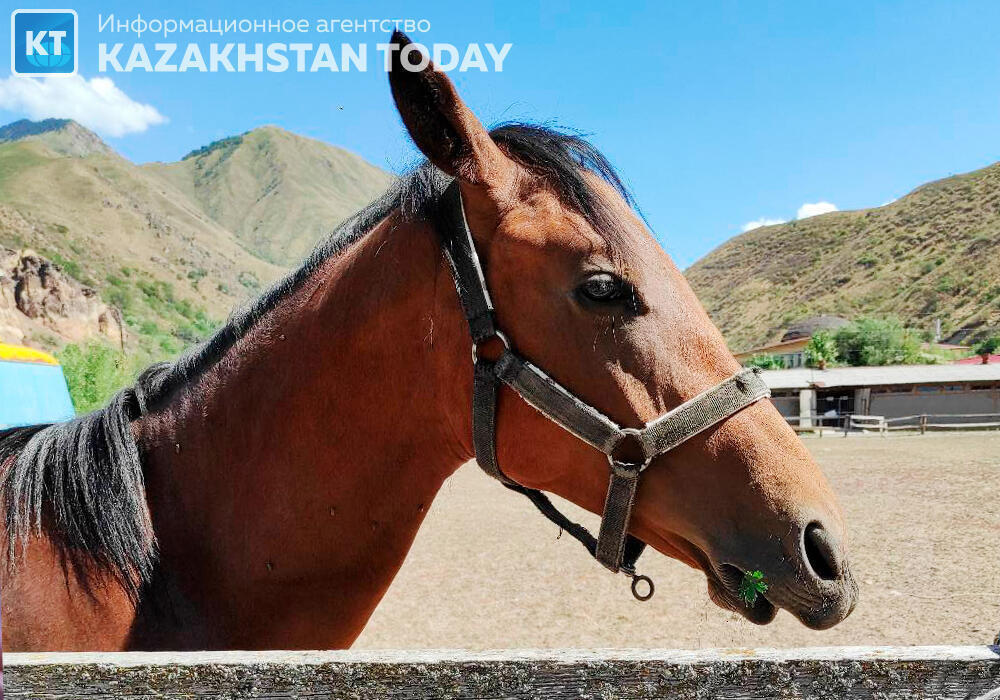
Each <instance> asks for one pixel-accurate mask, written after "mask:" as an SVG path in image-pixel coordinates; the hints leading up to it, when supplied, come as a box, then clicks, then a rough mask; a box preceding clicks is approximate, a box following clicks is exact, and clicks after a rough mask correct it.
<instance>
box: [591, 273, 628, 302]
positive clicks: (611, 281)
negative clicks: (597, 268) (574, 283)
mask: <svg viewBox="0 0 1000 700" xmlns="http://www.w3.org/2000/svg"><path fill="white" fill-rule="evenodd" d="M625 287H626V285H625V283H624V282H623V281H622V280H621V278H620V277H617V276H615V275H612V274H611V273H610V272H598V273H597V274H594V275H591V276H590V277H588V278H587V280H586V281H585V282H584V283H583V284H581V285H580V293H581V294H582V295H583V296H584V297H586V298H587V299H589V300H590V301H596V302H599V303H604V304H607V303H608V302H614V301H619V300H620V299H621V298H622V297H623V296H624V292H625Z"/></svg>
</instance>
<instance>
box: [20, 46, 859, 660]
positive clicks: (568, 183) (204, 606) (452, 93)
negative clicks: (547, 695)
mask: <svg viewBox="0 0 1000 700" xmlns="http://www.w3.org/2000/svg"><path fill="white" fill-rule="evenodd" d="M392 42H393V44H394V45H397V46H399V47H403V48H405V47H407V46H408V45H409V39H407V38H406V37H405V35H402V34H399V33H397V34H394V35H393V38H392ZM411 54H412V51H404V50H400V51H395V52H394V53H393V58H392V64H391V67H390V70H389V82H390V87H391V92H392V95H393V98H394V101H395V104H396V107H397V109H398V112H399V115H400V117H401V119H402V122H403V124H404V126H405V128H406V130H407V132H408V133H409V135H410V137H411V138H412V139H413V141H414V143H415V144H416V146H417V148H418V149H419V150H420V151H421V152H422V154H423V155H424V156H426V158H427V161H426V162H425V163H423V164H422V165H420V166H419V167H416V168H415V169H414V170H413V171H411V172H409V173H408V174H406V175H404V176H401V177H400V178H399V179H398V180H397V181H395V182H394V184H393V185H392V186H391V187H390V189H389V190H388V191H387V192H386V193H385V194H384V195H383V196H382V197H381V198H379V199H378V200H376V201H375V202H374V203H372V204H371V205H369V206H368V207H366V208H364V209H362V210H361V211H360V212H358V213H357V214H356V215H355V216H353V217H352V218H351V219H349V220H348V221H346V222H344V223H343V224H342V225H340V226H339V227H338V229H337V230H336V231H335V232H334V233H333V234H332V235H331V236H330V237H329V238H327V239H326V240H325V241H323V242H321V243H320V244H319V245H318V247H317V248H316V250H315V251H314V252H313V253H312V254H311V256H310V257H309V258H308V259H307V260H306V262H305V263H304V264H303V265H302V266H301V267H300V268H298V269H297V270H295V271H294V272H291V273H290V274H289V275H288V276H287V277H286V278H284V279H282V280H280V281H279V282H277V283H276V284H275V285H274V286H273V287H271V288H270V289H269V290H268V291H266V292H265V293H263V295H262V296H260V297H259V298H257V299H256V300H254V301H252V302H251V303H249V304H248V305H246V306H244V307H243V308H241V309H239V310H237V311H235V312H234V313H233V315H232V316H231V317H230V319H229V320H228V322H227V323H226V325H225V326H224V327H222V328H221V329H220V330H219V331H218V332H217V333H216V334H215V335H214V336H212V337H211V338H210V339H209V340H208V341H207V342H205V343H204V344H202V345H199V346H197V347H194V348H192V349H189V350H188V351H187V352H185V353H184V354H183V355H182V356H181V357H180V358H179V359H177V360H176V361H175V362H173V363H163V364H158V365H154V366H153V367H151V368H149V369H148V370H146V371H145V372H143V373H142V374H141V375H140V376H139V377H138V379H137V380H136V382H135V384H134V385H133V386H131V387H128V388H126V389H123V390H122V391H120V392H119V393H118V394H116V395H115V396H114V398H113V399H112V400H111V401H110V403H109V404H108V405H107V406H106V407H105V408H103V409H101V410H98V411H96V412H94V413H91V414H89V415H85V416H82V417H78V418H76V419H74V420H71V421H68V422H66V423H59V424H52V425H40V426H31V427H26V428H17V429H13V430H9V431H6V432H4V433H3V434H0V466H2V475H0V489H2V503H3V509H4V518H3V532H2V537H3V538H4V540H3V541H4V542H5V544H6V547H5V548H3V549H4V553H3V557H4V561H3V582H2V583H3V591H2V595H3V609H2V613H3V619H4V622H5V627H4V630H3V634H4V639H3V641H4V645H5V648H6V649H7V650H15V651H17V650H20V651H31V650H50V651H51V650H166V649H170V650H222V649H266V648H281V649H338V648H346V647H349V646H350V645H351V644H352V643H353V642H354V640H355V639H356V638H357V636H358V635H359V634H360V632H361V630H362V629H363V627H364V626H365V624H366V622H367V621H368V619H369V617H370V615H371V614H372V612H373V611H374V609H375V607H376V606H377V605H378V603H379V601H380V599H381V598H382V596H383V595H384V593H385V591H386V590H387V588H388V587H389V585H390V583H391V582H392V580H393V577H394V576H395V575H396V573H397V571H398V570H399V568H400V566H401V564H402V562H403V560H404V558H405V557H406V555H407V552H408V550H409V548H410V546H411V543H412V542H413V539H414V536H415V534H416V532H417V530H418V528H419V527H420V525H421V522H422V521H423V519H424V516H425V514H426V513H427V510H428V507H429V506H430V505H431V503H432V501H433V500H434V497H435V495H436V494H437V492H438V491H439V489H440V488H441V486H442V484H443V483H444V481H445V480H446V479H448V477H449V476H450V475H451V474H452V473H453V472H455V470H456V469H457V468H458V467H459V466H461V465H462V464H464V463H466V462H468V461H469V460H470V459H472V458H473V456H474V454H475V453H476V449H475V446H474V442H475V438H474V435H473V431H474V420H473V417H472V410H471V397H472V396H473V392H474V386H473V385H474V377H473V365H472V364H471V362H470V357H469V355H470V345H471V343H470V336H469V325H468V322H467V318H466V314H465V313H463V311H464V309H463V303H462V302H463V299H462V298H460V296H459V293H460V292H461V291H462V290H461V287H460V286H459V287H456V284H455V282H454V280H453V271H452V269H451V264H450V261H449V256H448V255H446V252H447V251H446V250H445V249H444V247H443V245H442V235H443V231H442V227H443V225H444V224H443V223H442V222H443V221H444V217H443V216H442V212H443V209H444V204H443V203H444V201H445V199H446V194H447V191H448V190H449V188H451V189H452V190H456V191H457V195H459V196H460V200H461V205H462V213H463V216H464V221H465V223H464V226H465V227H466V228H467V231H468V233H469V236H471V245H472V246H474V249H475V250H476V251H477V253H478V261H479V264H480V265H481V270H482V277H483V283H484V285H485V287H486V288H488V289H489V294H490V297H491V299H492V303H493V306H494V307H495V320H496V326H497V328H502V329H503V332H504V334H503V337H502V338H501V339H502V340H503V342H504V344H506V345H509V346H510V347H512V348H516V350H517V352H518V353H519V354H520V356H523V357H525V358H530V359H531V361H533V362H535V363H537V365H538V366H539V367H544V368H545V371H546V376H547V377H549V378H551V381H552V382H553V384H554V383H556V382H558V384H559V386H562V387H565V388H566V391H567V392H572V395H573V396H575V397H577V398H578V400H579V402H580V403H581V405H589V406H593V407H597V409H599V412H600V414H602V415H605V416H607V417H608V422H609V424H612V423H613V424H617V425H622V426H642V425H644V424H646V423H647V422H649V421H650V420H651V419H653V418H654V417H656V416H658V415H660V414H662V413H664V412H668V411H671V410H672V409H676V408H677V407H679V406H683V405H686V402H690V401H691V400H692V399H694V398H695V397H698V396H701V395H703V394H704V392H706V390H708V389H710V388H711V387H715V386H717V385H720V383H725V382H727V380H729V378H731V377H733V375H734V374H738V373H739V372H740V371H741V367H740V365H739V363H738V362H737V361H736V360H735V358H734V357H733V355H732V354H731V353H730V352H729V350H728V349H727V346H726V343H725V341H724V340H723V337H722V335H721V333H720V332H719V331H718V330H717V329H716V327H715V326H714V325H713V324H712V322H711V321H710V320H709V318H708V316H707V314H706V313H705V311H704V310H703V309H702V307H701V305H700V304H699V302H698V300H697V299H696V297H695V295H694V293H693V291H692V290H691V288H690V287H689V286H688V284H687V282H686V281H685V279H684V277H683V275H682V274H681V272H680V271H679V269H678V268H677V267H676V266H675V265H674V263H673V262H672V261H671V259H670V258H669V257H668V255H667V254H666V253H665V252H664V250H663V249H662V248H661V247H660V246H659V245H658V244H657V242H656V240H655V239H654V237H653V236H652V234H651V233H650V231H649V230H648V228H647V226H646V225H645V224H644V221H643V219H642V218H641V216H640V215H639V214H638V213H637V207H636V206H634V203H633V202H632V200H631V197H630V195H629V193H628V191H627V189H626V188H625V187H624V186H623V184H622V181H621V180H620V178H619V176H618V175H617V174H616V172H615V170H614V169H613V168H612V166H611V164H610V163H609V161H608V160H607V159H606V158H605V157H604V156H603V155H602V154H601V153H600V152H599V151H598V150H597V149H596V148H595V147H593V146H592V145H591V144H590V143H589V142H588V141H587V140H585V139H584V138H583V137H581V136H580V135H578V134H576V133H575V132H568V131H566V130H560V129H553V128H546V127H541V126H532V125H528V124H521V123H514V124H506V125H502V126H499V127H497V128H495V129H493V130H492V131H488V130H487V129H486V128H485V127H484V126H483V125H482V123H481V122H480V121H479V120H478V119H477V117H476V116H475V115H474V114H473V113H472V111H471V110H470V109H469V108H468V107H467V106H466V105H465V103H464V102H463V101H462V100H461V98H460V97H459V95H458V93H457V91H456V89H455V86H454V85H453V83H452V82H451V81H450V80H449V78H448V77H447V76H446V75H445V74H444V73H443V72H440V71H438V70H436V68H435V67H434V66H433V64H430V63H427V64H425V65H423V66H414V65H413V64H412V61H411V62H409V63H407V61H406V58H405V57H408V56H410V55H411ZM492 311H493V310H491V312H492ZM499 337H500V336H494V337H492V338H489V339H487V340H486V341H485V342H483V343H482V344H481V346H476V349H477V350H479V351H480V352H481V353H483V354H484V355H489V357H490V358H492V359H495V358H496V357H498V353H500V352H503V351H504V348H503V347H492V348H491V347H489V346H490V345H493V346H497V345H499V344H498V343H497V342H495V341H496V340H497V338H499ZM737 380H739V377H737ZM495 388H496V392H495V396H494V399H495V404H494V409H495V415H494V416H493V418H494V419H495V426H494V427H495V438H494V439H495V445H492V447H493V448H494V449H495V456H496V461H497V464H499V465H501V466H502V470H503V476H504V477H505V478H506V479H508V480H509V481H510V483H511V484H513V485H516V486H517V487H519V488H521V489H523V490H524V491H530V492H532V493H536V492H538V493H540V492H541V491H545V492H549V493H554V494H556V495H558V496H560V497H563V498H565V499H568V500H569V501H571V502H573V503H575V504H577V505H579V506H581V507H583V508H584V509H587V510H589V511H592V512H594V513H601V512H602V508H603V506H604V505H605V500H606V496H607V492H608V489H609V483H613V480H614V476H615V469H614V467H615V465H616V463H618V464H619V465H621V464H624V460H623V459H619V458H617V457H616V458H613V459H612V465H611V466H612V469H610V470H609V459H608V456H607V455H606V454H602V453H601V451H599V450H596V449H594V447H593V446H592V445H590V444H587V442H585V441H583V440H580V439H578V437H577V436H575V435H574V434H572V432H571V431H569V430H567V429H565V426H564V425H560V424H559V423H558V422H553V420H550V419H549V417H547V416H546V415H545V414H544V413H543V412H541V411H540V410H538V408H537V407H536V406H533V405H531V404H530V403H529V402H527V401H525V400H523V399H522V397H521V396H519V395H518V393H516V392H515V391H514V390H513V389H512V388H511V387H510V386H508V385H507V384H503V383H500V384H499V385H498V386H497V387H495ZM596 412H597V411H595V413H596ZM668 415H669V414H668ZM623 432H628V431H627V430H626V431H623ZM631 434H632V435H639V434H640V433H639V431H638V430H636V429H632V433H631ZM643 466H644V467H645V469H644V470H643V473H642V481H641V484H640V487H639V488H638V489H637V491H633V494H632V496H633V501H634V502H630V503H629V504H628V505H629V508H631V519H630V520H629V519H627V518H626V521H625V525H624V527H626V528H627V533H628V537H629V538H630V539H631V540H634V541H635V542H640V543H642V544H646V545H649V546H650V547H651V548H652V549H654V550H656V551H657V552H659V553H661V554H663V555H666V556H668V557H673V558H675V559H677V560H679V561H680V562H683V563H684V564H687V565H689V566H692V567H695V568H697V569H700V570H701V571H702V572H704V574H705V577H706V581H707V586H708V593H709V596H710V597H711V598H712V600H714V601H715V602H716V603H717V604H718V605H719V606H721V607H723V608H725V609H728V610H733V611H736V612H738V613H740V614H742V615H743V616H745V617H746V618H747V619H749V620H751V621H753V622H755V623H759V624H766V623H768V622H770V621H771V620H772V619H773V618H774V616H775V615H776V613H777V610H778V609H779V608H784V609H786V610H787V611H789V612H790V613H791V614H792V615H794V616H795V617H797V618H798V619H799V620H800V621H801V622H802V623H804V624H805V625H807V626H809V627H811V628H815V629H824V628H828V627H830V626H832V625H835V624H837V623H838V622H840V621H841V620H843V619H844V618H845V617H847V615H849V614H850V612H851V610H852V609H853V607H854V605H855V602H856V599H857V586H856V584H855V582H854V578H853V576H852V575H851V572H850V567H849V562H848V555H847V547H846V532H845V525H844V521H843V517H842V514H841V511H840V509H839V506H838V504H837V501H836V499H835V497H834V494H833V493H832V490H831V488H830V487H829V485H828V483H827V481H826V480H825V478H824V476H823V474H822V472H821V471H820V469H819V467H818V465H817V464H816V463H815V461H814V460H813V459H812V457H811V456H810V454H809V452H808V451H807V450H806V448H805V446H804V445H803V444H802V442H801V441H800V440H799V438H798V437H797V436H796V435H795V434H794V432H793V431H792V430H791V428H790V427H789V425H788V424H787V422H786V421H785V420H784V418H783V417H782V416H781V415H780V414H779V413H778V411H777V410H776V409H775V408H774V406H773V405H772V404H771V403H770V402H769V401H767V400H761V401H752V402H748V404H747V405H745V406H742V407H737V408H736V409H735V410H734V411H731V415H727V416H725V417H723V418H721V419H719V420H718V421H716V422H714V424H712V425H711V426H708V427H706V428H705V429H703V430H701V431H700V432H698V433H697V434H695V435H693V436H690V437H689V439H686V440H685V441H684V442H683V444H679V445H677V446H676V447H675V448H674V449H670V450H668V451H663V452H661V453H657V454H655V455H654V456H652V457H649V458H647V459H646V460H645V464H644V465H643ZM623 534H624V533H623ZM470 536H474V533H470ZM619 554H620V552H619ZM619 565H620V566H621V568H623V569H625V570H627V567H626V566H625V565H624V564H622V563H621V561H620V557H619ZM610 568H612V570H614V568H615V567H614V566H612V567H610ZM751 571H754V572H756V571H760V572H761V573H762V575H763V577H764V580H766V582H767V590H766V592H764V593H763V594H762V595H760V596H758V597H757V599H756V600H755V601H753V602H752V603H751V602H749V601H747V600H745V599H744V598H743V597H741V594H740V585H741V579H742V578H743V576H744V575H745V574H746V573H748V572H751Z"/></svg>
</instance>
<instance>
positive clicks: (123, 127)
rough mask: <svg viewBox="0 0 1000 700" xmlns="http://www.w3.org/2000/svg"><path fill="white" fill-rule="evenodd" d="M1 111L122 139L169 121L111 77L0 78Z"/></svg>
mask: <svg viewBox="0 0 1000 700" xmlns="http://www.w3.org/2000/svg"><path fill="white" fill-rule="evenodd" d="M0 109H5V110H8V111H10V112H19V113H22V114H26V115H27V116H28V117H29V118H31V119H47V118H49V117H57V118H60V119H75V120H76V121H78V122H80V123H81V124H83V125H84V126H86V127H88V128H90V129H93V130H94V131H96V132H98V133H100V134H106V135H108V136H123V135H125V134H131V133H135V132H139V131H145V130H146V129H148V128H149V127H151V126H155V125H156V124H163V123H164V122H166V121H167V118H166V117H164V116H163V115H162V114H160V113H159V112H158V111H157V110H156V108H155V107H153V106H152V105H148V104H142V103H140V102H136V101H135V100H133V99H132V98H131V97H129V96H128V95H126V94H125V93H124V92H122V91H121V89H119V88H118V87H116V86H115V84H114V82H113V81H112V80H111V78H91V79H90V80H85V79H84V78H82V77H81V76H79V75H73V76H65V77H56V78H41V79H35V78H23V77H19V76H11V77H10V78H6V79H3V78H0Z"/></svg>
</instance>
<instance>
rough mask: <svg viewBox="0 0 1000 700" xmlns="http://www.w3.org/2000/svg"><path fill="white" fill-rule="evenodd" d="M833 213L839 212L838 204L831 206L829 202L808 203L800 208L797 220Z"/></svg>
mask: <svg viewBox="0 0 1000 700" xmlns="http://www.w3.org/2000/svg"><path fill="white" fill-rule="evenodd" d="M831 211H837V205H836V204H830V203H829V202H813V203H808V202H807V203H806V204H803V205H802V206H801V207H799V210H798V211H797V212H796V213H795V218H796V219H808V218H809V217H810V216H819V215H820V214H829V213H830V212H831Z"/></svg>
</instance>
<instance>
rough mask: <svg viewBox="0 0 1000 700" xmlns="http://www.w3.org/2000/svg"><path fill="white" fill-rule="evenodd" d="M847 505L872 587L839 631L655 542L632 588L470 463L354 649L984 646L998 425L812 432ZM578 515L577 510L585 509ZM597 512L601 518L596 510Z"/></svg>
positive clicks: (993, 607) (998, 490) (992, 580)
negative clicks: (765, 607)
mask: <svg viewBox="0 0 1000 700" xmlns="http://www.w3.org/2000/svg"><path fill="white" fill-rule="evenodd" d="M807 444H808V446H809V448H810V450H811V451H812V452H813V454H814V455H815V456H816V458H817V459H818V460H819V462H820V463H821V464H822V466H823V469H824V471H825V472H826V474H827V476H828V478H829V479H830V480H831V482H832V483H833V486H834V488H835V489H836V491H837V493H838V495H839V497H840V500H841V504H842V505H843V507H844V510H845V512H846V516H847V519H848V527H849V528H850V548H851V555H852V563H853V567H854V572H855V575H856V576H857V578H858V581H859V583H860V586H861V598H860V601H859V603H858V607H857V608H856V609H855V611H854V614H853V615H851V617H849V618H848V619H847V620H846V621H845V622H843V623H841V624H840V625H839V626H837V627H835V628H834V629H832V630H828V631H825V632H813V631H811V630H808V629H806V628H805V627H803V626H802V625H801V624H799V623H798V622H797V621H796V620H795V619H793V618H792V617H791V616H790V615H789V614H788V613H786V612H780V613H779V614H778V617H777V619H776V620H775V621H774V622H773V623H772V624H771V625H769V626H767V627H757V626H755V625H751V624H750V623H747V622H745V621H743V620H742V619H741V618H738V617H737V616H735V615H733V614H731V613H727V612H723V611H722V610H720V609H719V608H717V607H715V605H713V604H712V603H711V602H709V600H708V597H707V594H706V592H705V580H704V576H703V575H702V574H701V573H698V572H696V571H693V570H691V569H688V568H687V567H686V566H684V565H682V564H680V563H678V562H676V561H673V560H670V559H667V558H666V557H664V556H662V555H660V554H658V553H656V552H653V551H648V552H647V553H646V555H645V556H644V558H643V562H642V567H641V568H642V570H643V571H644V572H645V573H647V574H649V575H650V576H651V577H652V578H653V580H654V581H655V582H656V587H657V592H656V596H655V597H654V598H653V599H652V600H651V601H649V602H647V603H639V602H637V601H635V600H633V598H632V596H631V594H630V593H629V590H628V580H627V579H626V578H625V577H624V576H613V575H611V574H609V573H606V572H604V571H603V569H601V567H600V566H598V565H597V564H596V563H594V562H593V561H592V560H590V559H589V558H588V557H587V555H586V553H585V552H584V551H583V549H582V548H581V547H580V546H579V545H578V544H577V543H576V542H575V541H573V540H571V539H568V538H565V537H564V538H563V539H561V540H558V541H557V540H556V529H555V528H554V527H553V526H552V525H550V524H549V523H548V521H546V520H544V519H543V518H542V517H541V516H540V515H537V514H536V513H535V512H534V509H533V507H532V506H531V504H530V503H529V502H528V501H527V500H526V499H524V498H523V497H521V496H518V495H516V494H513V493H510V492H508V491H507V490H506V489H504V488H503V487H501V486H500V485H499V484H497V483H496V482H493V481H491V480H490V479H489V478H488V477H486V476H485V475H484V474H482V473H480V472H479V471H478V468H477V467H475V465H472V464H470V465H466V466H465V467H463V468H462V469H460V470H459V471H458V473H457V474H455V476H454V477H452V478H451V479H450V480H449V481H448V482H447V483H446V484H445V487H444V489H443V490H442V492H441V494H440V495H439V496H438V499H437V501H436V502H435V503H434V506H433V508H432V509H431V511H430V513H429V514H428V517H427V520H426V522H425V524H424V527H423V528H422V529H421V531H420V533H419V534H418V536H417V540H416V543H415V544H414V547H413V550H412V551H411V553H410V556H409V558H408V559H407V561H406V563H405V564H404V565H403V568H402V571H401V572H400V574H399V576H398V577H397V578H396V581H395V582H394V584H393V586H392V588H391V589H390V590H389V592H388V594H387V595H386V597H385V599H384V600H383V601H382V604H381V605H380V606H379V608H378V610H376V612H375V615H374V616H373V617H372V620H371V622H370V624H369V625H368V628H367V629H366V630H365V632H364V633H363V634H362V636H361V638H360V639H359V640H358V642H357V644H356V648H359V649H365V648H397V649H402V648H463V649H490V648H500V647H506V648H514V647H520V648H529V647H534V648H543V647H732V646H772V647H783V646H826V645H841V644H850V645H856V644H864V645H868V644H984V643H989V642H991V641H992V640H993V638H994V636H995V635H996V633H997V631H998V630H1000V433H997V432H992V433H964V434H948V435H926V436H912V437H890V438H885V439H883V438H878V437H859V438H849V439H844V438H842V437H824V438H822V439H815V438H813V439H807ZM573 514H579V511H576V510H574V511H573ZM586 522H587V523H588V524H592V523H594V522H595V519H594V518H593V517H590V518H589V519H586Z"/></svg>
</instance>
